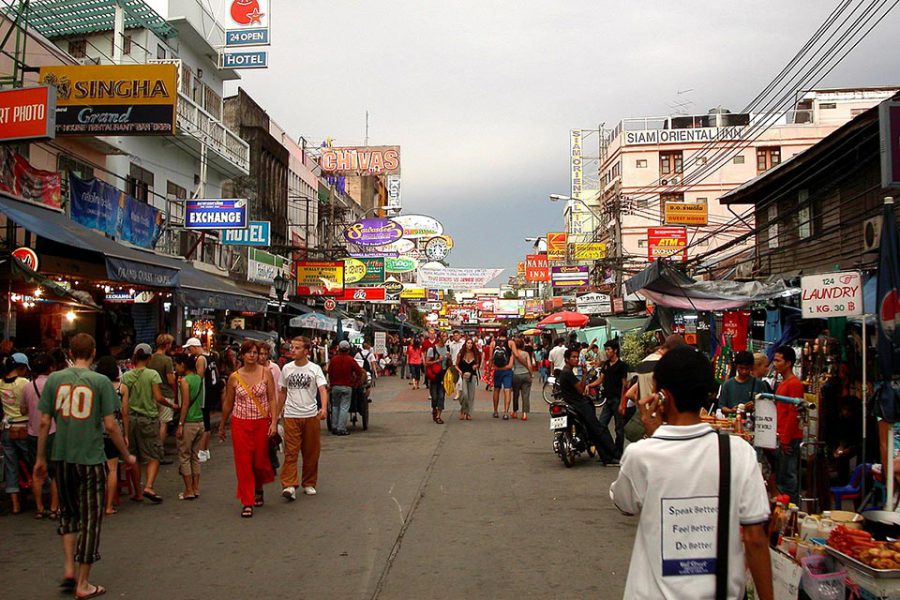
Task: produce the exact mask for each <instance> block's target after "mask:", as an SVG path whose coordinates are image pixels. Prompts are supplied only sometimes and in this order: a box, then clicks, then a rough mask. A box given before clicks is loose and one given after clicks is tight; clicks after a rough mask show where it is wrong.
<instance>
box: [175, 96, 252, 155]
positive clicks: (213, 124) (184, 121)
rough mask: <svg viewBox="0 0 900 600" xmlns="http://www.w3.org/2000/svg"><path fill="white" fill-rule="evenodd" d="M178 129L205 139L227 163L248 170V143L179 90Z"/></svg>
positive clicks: (210, 147) (202, 139)
mask: <svg viewBox="0 0 900 600" xmlns="http://www.w3.org/2000/svg"><path fill="white" fill-rule="evenodd" d="M178 131H179V132H180V133H183V134H187V135H191V136H193V137H195V138H197V139H199V140H201V141H205V142H206V143H207V144H208V145H209V149H211V150H213V151H214V152H216V153H217V154H219V155H220V156H222V157H224V158H225V159H226V160H227V161H228V162H229V163H231V164H233V165H234V166H235V167H237V168H238V169H240V170H242V171H244V172H245V173H247V172H249V171H250V145H249V144H248V143H247V142H245V141H244V140H242V139H241V138H240V137H238V135H237V134H236V133H234V132H233V131H231V130H230V129H228V128H227V127H225V125H223V124H222V122H221V121H219V120H218V119H216V118H215V117H213V116H212V115H211V114H209V113H208V112H206V111H205V110H203V109H202V108H201V107H200V105H198V104H197V103H196V102H194V101H193V100H191V99H190V98H189V97H188V96H186V95H185V94H183V93H181V92H180V91H179V92H178Z"/></svg>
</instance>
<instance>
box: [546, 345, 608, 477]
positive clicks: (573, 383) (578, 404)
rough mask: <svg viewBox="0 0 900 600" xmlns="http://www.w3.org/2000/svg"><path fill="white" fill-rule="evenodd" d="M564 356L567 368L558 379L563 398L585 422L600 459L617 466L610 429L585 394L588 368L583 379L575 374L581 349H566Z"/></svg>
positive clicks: (604, 462) (583, 374) (606, 463)
mask: <svg viewBox="0 0 900 600" xmlns="http://www.w3.org/2000/svg"><path fill="white" fill-rule="evenodd" d="M564 358H565V368H564V369H563V370H562V371H561V372H560V374H559V378H558V379H557V383H558V384H559V391H560V394H561V395H562V397H563V400H565V401H566V404H568V405H569V406H570V407H571V408H572V410H573V411H574V412H575V413H576V414H577V415H578V417H579V418H580V419H581V421H582V422H583V423H584V425H585V429H586V430H587V435H588V437H589V438H590V442H591V443H592V444H593V445H594V448H595V449H596V451H597V455H598V456H599V457H600V461H601V462H602V463H603V464H604V465H606V466H609V467H613V466H617V465H618V464H619V461H618V460H617V459H616V458H615V456H616V452H615V445H614V444H613V439H612V436H611V435H610V433H609V429H608V428H607V429H604V428H603V427H601V426H600V421H599V420H597V411H596V410H595V409H594V403H593V402H592V401H591V400H590V399H589V398H587V397H585V395H584V394H585V389H586V388H587V386H588V382H587V378H588V373H587V369H584V373H582V377H581V379H579V378H578V376H577V375H575V371H574V369H575V367H577V366H578V361H579V358H580V356H579V351H578V350H577V349H575V348H569V349H567V350H566V352H565V355H564Z"/></svg>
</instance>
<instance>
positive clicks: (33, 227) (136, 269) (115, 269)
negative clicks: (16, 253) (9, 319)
mask: <svg viewBox="0 0 900 600" xmlns="http://www.w3.org/2000/svg"><path fill="white" fill-rule="evenodd" d="M0 212H3V213H4V214H5V215H6V216H7V217H9V218H10V219H11V220H12V221H14V222H15V223H16V224H18V225H19V226H21V227H23V228H25V229H26V230H28V231H30V232H32V233H34V234H36V235H38V236H39V237H44V238H47V239H49V240H53V241H54V242H56V243H58V244H64V245H66V246H71V247H72V248H73V250H75V251H77V252H85V251H87V252H92V253H96V254H99V255H101V257H100V259H101V260H104V261H105V263H106V273H107V276H108V277H109V278H110V280H112V281H122V282H125V283H132V284H135V285H146V286H151V287H164V288H166V287H167V288H171V287H176V286H177V285H178V283H179V270H180V269H179V268H178V266H177V265H174V264H171V263H168V262H167V259H165V258H164V257H162V256H159V255H157V254H154V253H152V252H147V251H144V250H140V249H137V248H133V247H131V246H125V245H124V244H120V243H119V242H116V241H115V240H111V239H109V238H108V237H106V236H104V235H102V234H100V233H97V232H96V231H94V230H93V229H89V228H87V227H85V226H84V225H79V224H78V223H76V222H75V221H72V220H71V219H69V218H68V217H67V216H66V215H65V214H64V213H61V212H57V211H55V210H51V209H48V208H44V207H42V206H39V205H37V204H31V203H29V202H22V201H20V200H16V199H14V198H12V197H10V196H8V195H6V194H0Z"/></svg>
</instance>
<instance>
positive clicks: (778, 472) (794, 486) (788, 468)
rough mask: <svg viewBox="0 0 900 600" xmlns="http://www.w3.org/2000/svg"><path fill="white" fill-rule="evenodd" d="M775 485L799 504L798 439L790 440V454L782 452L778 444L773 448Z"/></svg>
mask: <svg viewBox="0 0 900 600" xmlns="http://www.w3.org/2000/svg"><path fill="white" fill-rule="evenodd" d="M775 485H777V486H778V489H779V490H780V491H781V493H782V494H787V495H789V496H790V497H791V502H793V503H794V504H796V505H798V506H799V505H800V440H794V441H792V442H791V453H790V454H785V453H784V452H782V451H781V446H780V445H779V446H778V449H777V450H775Z"/></svg>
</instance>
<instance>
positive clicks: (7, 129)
mask: <svg viewBox="0 0 900 600" xmlns="http://www.w3.org/2000/svg"><path fill="white" fill-rule="evenodd" d="M55 136H56V88H51V87H49V86H39V87H30V88H18V89H12V90H3V91H0V141H4V142H11V141H13V140H34V139H42V138H52V137H55Z"/></svg>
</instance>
